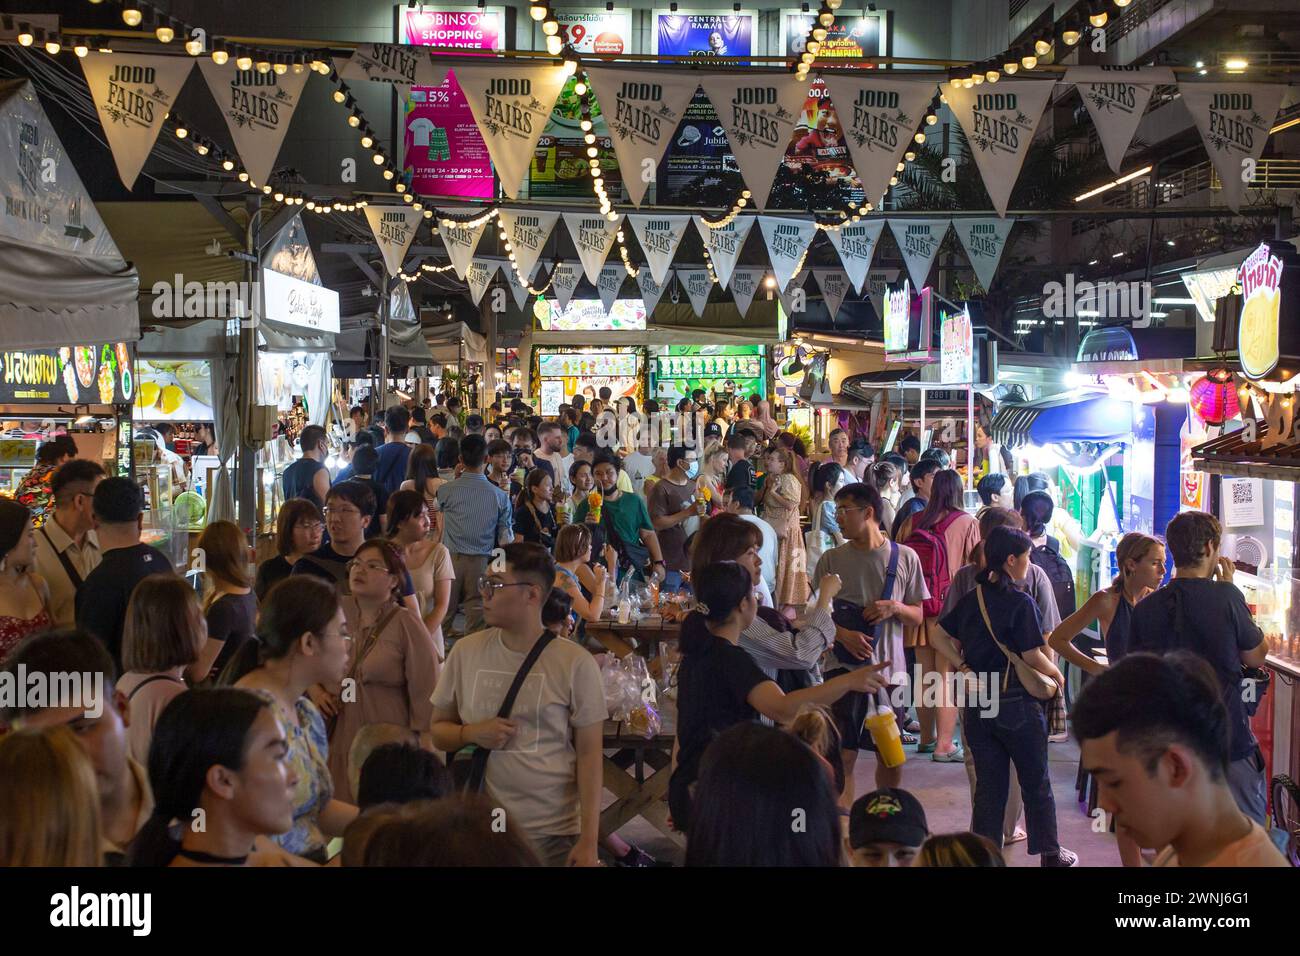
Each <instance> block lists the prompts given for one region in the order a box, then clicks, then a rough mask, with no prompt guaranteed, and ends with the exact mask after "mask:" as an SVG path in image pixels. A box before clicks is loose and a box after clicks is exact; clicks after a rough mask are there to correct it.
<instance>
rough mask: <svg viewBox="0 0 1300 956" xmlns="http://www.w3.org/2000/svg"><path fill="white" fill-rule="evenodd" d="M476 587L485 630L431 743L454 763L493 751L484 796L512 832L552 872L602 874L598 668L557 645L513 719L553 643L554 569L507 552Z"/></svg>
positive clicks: (454, 680) (523, 548)
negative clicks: (514, 689)
mask: <svg viewBox="0 0 1300 956" xmlns="http://www.w3.org/2000/svg"><path fill="white" fill-rule="evenodd" d="M476 580H477V583H478V586H479V588H480V589H481V591H482V594H483V616H484V619H485V620H486V622H487V625H488V627H487V629H486V630H483V631H479V632H477V633H474V634H470V635H468V636H466V637H464V638H461V640H460V641H459V642H457V644H456V646H455V647H453V648H452V649H451V653H450V654H448V656H447V663H446V665H445V667H444V669H443V672H442V676H441V678H440V679H439V680H438V684H437V687H436V688H435V689H434V692H433V742H434V745H435V746H436V747H438V749H440V750H444V751H446V752H447V753H449V754H450V753H455V752H456V751H458V750H460V749H462V748H463V747H466V746H470V745H473V746H476V747H486V748H488V749H489V750H490V751H491V756H490V757H489V758H488V761H487V774H486V778H485V787H486V790H487V793H488V796H489V797H490V798H491V800H492V805H493V806H497V807H501V808H503V809H504V810H505V813H506V822H505V825H506V826H507V827H510V828H518V830H517V831H516V832H519V831H522V832H523V833H525V834H526V835H527V836H528V839H529V840H530V841H532V844H533V846H534V847H535V848H536V849H537V851H538V855H539V856H540V857H541V858H542V861H543V862H544V863H546V864H547V865H548V866H566V865H568V866H595V865H597V860H596V847H597V841H598V838H599V835H600V802H601V778H602V772H601V762H602V755H601V740H602V738H601V730H602V726H603V724H604V722H605V718H606V716H607V715H608V714H607V710H606V707H605V692H604V688H603V686H602V684H601V677H600V668H599V667H597V666H596V661H595V658H593V657H592V656H591V654H589V653H588V652H587V651H586V650H585V649H584V648H582V647H581V646H580V645H578V644H576V643H574V642H572V641H568V640H563V639H560V640H551V641H550V642H549V643H548V644H547V645H545V647H544V649H543V650H542V652H541V654H540V655H539V656H538V657H537V659H536V661H535V663H534V664H533V666H532V668H531V670H529V672H528V674H527V676H526V677H525V678H524V680H523V684H522V686H521V688H520V691H519V693H518V695H517V697H516V698H515V703H514V707H513V708H512V709H511V711H510V715H509V717H508V718H502V717H498V716H497V714H498V713H499V712H500V709H501V704H502V702H503V700H504V699H505V695H506V692H507V691H508V689H509V688H510V686H511V684H512V683H513V682H514V679H515V676H516V675H517V674H518V673H519V671H520V669H521V667H522V665H523V663H524V661H525V659H526V658H527V656H528V654H529V652H530V651H531V650H532V649H533V645H534V644H536V643H537V641H538V640H539V639H541V638H542V637H543V635H544V634H546V629H545V627H544V625H543V624H542V609H543V607H544V606H545V605H546V601H547V598H548V597H549V596H550V594H551V588H552V585H553V583H554V581H555V561H554V559H553V558H552V557H551V556H550V554H548V553H547V551H546V549H545V548H543V547H541V546H540V545H536V544H510V545H507V546H506V548H505V554H504V567H503V568H502V569H501V570H491V571H489V572H488V573H487V574H485V575H482V576H481V577H479V578H478V579H476Z"/></svg>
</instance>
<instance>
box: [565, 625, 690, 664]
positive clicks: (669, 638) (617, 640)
mask: <svg viewBox="0 0 1300 956" xmlns="http://www.w3.org/2000/svg"><path fill="white" fill-rule="evenodd" d="M680 634H681V624H680V623H679V622H677V621H665V620H664V619H663V618H662V617H660V616H659V615H657V614H655V615H652V616H650V617H644V618H642V619H641V620H640V621H629V622H628V623H627V624H620V623H618V621H617V620H610V619H608V618H602V619H601V621H600V622H599V623H597V624H592V623H591V622H588V623H587V636H588V637H590V638H591V639H592V640H594V641H597V642H598V643H599V644H600V645H601V646H602V647H603V648H605V650H607V651H609V652H610V653H611V654H613V655H614V656H616V657H618V658H619V660H622V659H623V658H624V657H627V655H629V654H634V653H639V654H641V656H643V657H645V658H646V659H647V660H648V661H649V662H650V672H651V674H654V673H655V671H656V669H657V667H656V664H657V663H658V657H659V652H660V645H662V644H664V643H666V642H676V641H677V638H678V637H679V636H680ZM656 676H657V675H656Z"/></svg>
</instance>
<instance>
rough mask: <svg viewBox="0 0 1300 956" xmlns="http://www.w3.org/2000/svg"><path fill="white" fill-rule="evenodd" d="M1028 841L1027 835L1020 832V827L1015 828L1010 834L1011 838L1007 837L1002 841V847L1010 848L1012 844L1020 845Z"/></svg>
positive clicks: (1022, 831)
mask: <svg viewBox="0 0 1300 956" xmlns="http://www.w3.org/2000/svg"><path fill="white" fill-rule="evenodd" d="M1028 839H1029V834H1028V833H1026V832H1025V831H1024V830H1022V829H1021V828H1020V827H1016V829H1015V832H1014V833H1012V834H1011V836H1009V837H1007V838H1006V839H1004V840H1003V841H1002V845H1003V846H1011V844H1013V843H1022V842H1024V841H1025V840H1028Z"/></svg>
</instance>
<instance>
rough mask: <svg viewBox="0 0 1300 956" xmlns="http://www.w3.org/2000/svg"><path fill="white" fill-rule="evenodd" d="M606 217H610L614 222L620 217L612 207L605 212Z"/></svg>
mask: <svg viewBox="0 0 1300 956" xmlns="http://www.w3.org/2000/svg"><path fill="white" fill-rule="evenodd" d="M605 218H606V219H608V220H609V221H610V222H613V221H614V220H616V219H617V218H618V213H616V212H614V210H612V209H611V210H610V211H609V212H607V213H605Z"/></svg>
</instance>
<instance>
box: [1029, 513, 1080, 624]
mask: <svg viewBox="0 0 1300 956" xmlns="http://www.w3.org/2000/svg"><path fill="white" fill-rule="evenodd" d="M1029 560H1030V562H1032V563H1033V564H1036V565H1038V567H1040V568H1042V569H1043V573H1044V574H1046V575H1047V579H1048V580H1049V581H1051V582H1052V593H1053V594H1054V595H1055V596H1056V610H1057V612H1058V613H1059V614H1060V616H1061V620H1065V619H1066V618H1067V617H1069V616H1070V615H1071V614H1073V613H1074V612H1075V611H1076V610H1077V607H1076V606H1075V597H1074V572H1073V571H1071V570H1070V564H1069V562H1068V561H1066V560H1065V558H1063V557H1061V542H1059V541H1057V540H1056V539H1055V538H1053V537H1052V536H1051V535H1050V534H1049V535H1048V536H1047V543H1046V544H1041V545H1038V546H1037V547H1035V548H1034V549H1033V550H1031V551H1030V552H1029Z"/></svg>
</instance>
